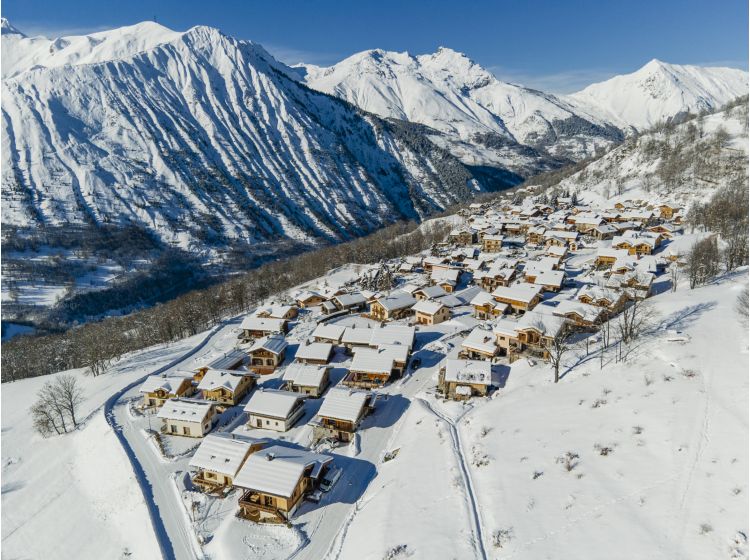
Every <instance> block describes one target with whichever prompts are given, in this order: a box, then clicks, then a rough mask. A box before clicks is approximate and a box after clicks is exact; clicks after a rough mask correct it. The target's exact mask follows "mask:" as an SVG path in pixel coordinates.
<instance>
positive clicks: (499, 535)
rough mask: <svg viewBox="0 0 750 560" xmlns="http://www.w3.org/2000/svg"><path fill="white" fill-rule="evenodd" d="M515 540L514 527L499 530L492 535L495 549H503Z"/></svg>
mask: <svg viewBox="0 0 750 560" xmlns="http://www.w3.org/2000/svg"><path fill="white" fill-rule="evenodd" d="M512 540H513V527H508V528H507V529H498V530H497V531H495V532H494V533H492V544H493V546H494V547H495V548H503V547H504V546H505V545H506V544H508V543H509V542H510V541H512Z"/></svg>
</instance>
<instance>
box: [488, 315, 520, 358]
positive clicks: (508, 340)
mask: <svg viewBox="0 0 750 560" xmlns="http://www.w3.org/2000/svg"><path fill="white" fill-rule="evenodd" d="M517 326H518V323H517V322H516V321H511V320H509V319H500V320H499V321H497V322H496V323H495V324H494V325H493V326H492V334H493V335H494V336H495V344H496V345H497V347H498V351H499V354H500V355H501V356H509V355H511V354H512V353H513V352H514V351H515V352H517V351H520V348H519V345H520V343H519V341H518V333H517V332H516V328H517Z"/></svg>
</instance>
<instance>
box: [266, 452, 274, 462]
mask: <svg viewBox="0 0 750 560" xmlns="http://www.w3.org/2000/svg"><path fill="white" fill-rule="evenodd" d="M274 457H276V455H274V454H273V453H266V461H273V460H274Z"/></svg>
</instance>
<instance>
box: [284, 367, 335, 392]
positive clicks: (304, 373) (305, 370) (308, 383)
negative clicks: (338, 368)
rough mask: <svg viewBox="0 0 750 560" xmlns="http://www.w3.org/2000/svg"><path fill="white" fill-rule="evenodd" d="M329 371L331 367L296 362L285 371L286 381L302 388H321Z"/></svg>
mask: <svg viewBox="0 0 750 560" xmlns="http://www.w3.org/2000/svg"><path fill="white" fill-rule="evenodd" d="M329 369H331V366H323V365H318V364H300V363H298V362H295V363H292V364H289V365H288V366H287V368H286V371H284V380H285V381H291V382H292V383H294V384H295V385H300V386H302V387H319V386H320V384H321V383H322V382H323V377H324V376H325V373H326V371H327V370H329Z"/></svg>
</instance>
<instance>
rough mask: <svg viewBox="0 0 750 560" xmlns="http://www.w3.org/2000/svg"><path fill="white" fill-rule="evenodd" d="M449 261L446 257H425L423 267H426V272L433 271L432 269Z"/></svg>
mask: <svg viewBox="0 0 750 560" xmlns="http://www.w3.org/2000/svg"><path fill="white" fill-rule="evenodd" d="M448 262H449V259H446V258H445V257H432V256H430V257H425V258H424V260H423V261H422V268H424V271H425V272H428V273H429V272H432V270H433V269H434V268H436V267H440V266H441V265H447V263H448Z"/></svg>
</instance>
